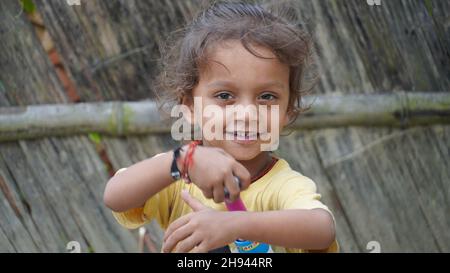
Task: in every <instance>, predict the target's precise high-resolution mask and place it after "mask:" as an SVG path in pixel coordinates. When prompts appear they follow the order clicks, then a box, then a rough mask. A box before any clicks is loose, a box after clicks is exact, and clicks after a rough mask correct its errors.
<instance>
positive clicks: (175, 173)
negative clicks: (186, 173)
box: [170, 146, 183, 181]
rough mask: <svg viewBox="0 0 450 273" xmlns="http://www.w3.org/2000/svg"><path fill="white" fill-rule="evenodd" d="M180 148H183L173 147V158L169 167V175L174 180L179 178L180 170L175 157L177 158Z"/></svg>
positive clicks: (181, 148)
mask: <svg viewBox="0 0 450 273" xmlns="http://www.w3.org/2000/svg"><path fill="white" fill-rule="evenodd" d="M180 150H183V147H182V146H180V147H178V148H175V149H174V150H173V159H172V166H171V167H170V176H172V178H173V179H174V181H176V180H178V179H180V178H181V172H180V170H179V169H178V165H177V159H178V157H180Z"/></svg>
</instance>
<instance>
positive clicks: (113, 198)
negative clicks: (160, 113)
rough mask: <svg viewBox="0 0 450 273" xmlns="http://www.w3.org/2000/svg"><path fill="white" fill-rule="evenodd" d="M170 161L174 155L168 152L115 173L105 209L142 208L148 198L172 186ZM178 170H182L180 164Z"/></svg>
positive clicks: (106, 190)
mask: <svg viewBox="0 0 450 273" xmlns="http://www.w3.org/2000/svg"><path fill="white" fill-rule="evenodd" d="M184 150H186V149H184ZM172 159H173V151H169V152H166V153H162V154H158V155H156V156H154V157H152V158H149V159H146V160H143V161H141V162H138V163H136V164H134V165H132V166H130V167H128V168H127V169H125V170H123V171H121V172H118V173H116V174H115V175H114V176H113V177H112V178H111V179H110V180H109V181H108V183H107V185H106V188H105V192H104V195H103V199H104V203H105V205H106V206H107V207H109V208H110V209H112V210H113V211H116V212H123V211H126V210H128V209H131V208H137V207H142V206H143V205H144V204H145V202H146V201H147V200H148V199H149V198H150V197H152V196H153V195H154V194H156V193H158V192H159V191H161V190H162V189H164V188H165V187H167V186H168V185H169V184H170V183H172V182H173V178H172V177H171V176H170V171H169V170H170V165H171V164H172ZM178 168H179V169H180V170H181V166H180V164H178Z"/></svg>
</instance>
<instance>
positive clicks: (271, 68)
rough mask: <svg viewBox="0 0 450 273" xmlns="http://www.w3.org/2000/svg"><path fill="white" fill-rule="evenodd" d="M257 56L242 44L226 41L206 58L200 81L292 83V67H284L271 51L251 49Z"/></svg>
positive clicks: (214, 48)
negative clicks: (247, 79) (271, 81)
mask: <svg viewBox="0 0 450 273" xmlns="http://www.w3.org/2000/svg"><path fill="white" fill-rule="evenodd" d="M250 46H251V50H252V51H254V53H256V54H257V55H258V56H259V57H258V56H255V55H254V54H253V53H252V52H250V51H249V50H248V49H247V48H245V47H244V46H243V45H242V43H241V42H240V41H234V40H233V41H226V42H221V43H220V44H217V45H215V46H214V47H212V48H211V49H210V50H209V52H208V56H207V58H206V61H205V63H204V65H203V66H202V69H201V70H200V78H203V79H208V80H211V79H213V78H230V77H231V78H242V77H251V78H252V79H258V78H262V79H273V80H277V81H281V82H284V81H288V80H289V67H288V65H286V64H283V63H281V62H280V61H279V60H278V58H277V57H276V55H275V54H274V53H273V52H272V51H271V50H270V49H268V48H265V47H262V46H258V45H250Z"/></svg>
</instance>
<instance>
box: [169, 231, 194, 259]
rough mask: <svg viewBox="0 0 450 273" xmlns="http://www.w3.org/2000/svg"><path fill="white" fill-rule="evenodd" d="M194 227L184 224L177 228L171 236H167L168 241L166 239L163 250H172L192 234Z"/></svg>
mask: <svg viewBox="0 0 450 273" xmlns="http://www.w3.org/2000/svg"><path fill="white" fill-rule="evenodd" d="M192 232H193V230H192V227H190V226H189V225H184V226H182V227H180V228H179V229H177V230H175V231H174V232H173V233H172V234H171V235H169V237H167V239H166V241H164V245H163V252H164V253H169V252H172V250H173V249H174V247H175V246H176V245H177V244H179V242H182V241H183V240H185V239H186V238H188V237H189V236H190V235H191V234H192Z"/></svg>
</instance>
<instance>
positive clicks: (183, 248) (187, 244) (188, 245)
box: [175, 234, 202, 253]
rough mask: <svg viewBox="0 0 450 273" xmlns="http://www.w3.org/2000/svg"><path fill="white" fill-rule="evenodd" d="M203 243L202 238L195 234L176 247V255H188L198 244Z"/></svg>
mask: <svg viewBox="0 0 450 273" xmlns="http://www.w3.org/2000/svg"><path fill="white" fill-rule="evenodd" d="M201 242H202V238H196V237H195V235H194V234H192V235H191V236H189V237H187V238H185V239H184V240H183V241H181V242H179V243H178V244H177V246H176V247H175V252H176V253H186V252H190V251H191V250H192V249H194V248H195V247H196V246H197V245H198V244H200V243H201Z"/></svg>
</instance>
